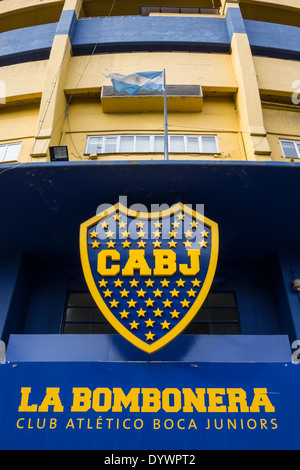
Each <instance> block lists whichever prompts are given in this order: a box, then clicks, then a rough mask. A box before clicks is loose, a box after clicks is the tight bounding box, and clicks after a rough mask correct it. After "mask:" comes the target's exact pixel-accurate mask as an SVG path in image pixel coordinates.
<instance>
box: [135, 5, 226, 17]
mask: <svg viewBox="0 0 300 470" xmlns="http://www.w3.org/2000/svg"><path fill="white" fill-rule="evenodd" d="M151 13H176V14H184V15H200V14H202V15H203V14H204V15H205V14H207V15H218V14H219V8H203V7H167V6H141V15H142V16H148V15H150V14H151Z"/></svg>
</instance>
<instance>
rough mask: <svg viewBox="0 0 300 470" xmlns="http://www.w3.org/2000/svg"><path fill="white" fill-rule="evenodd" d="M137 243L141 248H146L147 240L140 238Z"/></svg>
mask: <svg viewBox="0 0 300 470" xmlns="http://www.w3.org/2000/svg"><path fill="white" fill-rule="evenodd" d="M137 244H138V247H139V248H145V246H146V242H144V240H140V241H139V242H137Z"/></svg>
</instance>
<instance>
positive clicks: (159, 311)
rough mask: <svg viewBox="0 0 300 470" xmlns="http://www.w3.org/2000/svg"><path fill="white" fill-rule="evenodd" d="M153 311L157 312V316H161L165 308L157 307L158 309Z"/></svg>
mask: <svg viewBox="0 0 300 470" xmlns="http://www.w3.org/2000/svg"><path fill="white" fill-rule="evenodd" d="M153 312H154V313H155V316H156V317H161V314H162V313H163V310H160V309H159V308H157V309H156V310H153Z"/></svg>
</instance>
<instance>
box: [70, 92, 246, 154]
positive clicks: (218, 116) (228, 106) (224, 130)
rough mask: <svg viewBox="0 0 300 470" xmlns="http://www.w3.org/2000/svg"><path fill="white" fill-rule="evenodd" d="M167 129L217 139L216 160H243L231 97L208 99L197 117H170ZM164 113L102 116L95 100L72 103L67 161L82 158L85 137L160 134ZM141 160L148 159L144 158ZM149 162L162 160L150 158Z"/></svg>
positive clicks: (176, 114) (193, 115) (191, 115)
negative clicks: (68, 157) (218, 151)
mask: <svg viewBox="0 0 300 470" xmlns="http://www.w3.org/2000/svg"><path fill="white" fill-rule="evenodd" d="M168 125H169V126H168V127H169V133H170V135H171V134H207V133H208V134H211V133H212V134H215V135H217V136H218V143H219V150H220V155H218V156H217V157H215V158H226V159H228V158H229V159H230V158H231V159H235V160H240V159H244V158H245V157H244V153H243V148H242V146H241V145H240V137H239V129H238V121H237V113H236V110H235V104H234V100H233V98H232V97H230V96H227V97H225V96H224V97H212V96H207V97H206V98H205V100H204V103H203V110H202V112H199V113H192V114H191V113H169V115H168ZM163 129H164V121H163V113H147V114H142V115H141V114H130V115H128V114H104V113H103V112H102V108H101V104H100V102H99V101H98V100H95V99H90V100H87V99H84V98H77V99H74V100H73V102H72V103H71V105H70V108H69V112H68V116H67V118H66V119H65V123H64V128H63V131H64V134H63V138H62V140H61V145H67V146H68V148H69V153H70V158H71V159H74V160H77V159H80V158H88V156H87V155H86V156H84V150H85V146H86V136H87V135H107V134H127V133H128V134H135V133H136V134H139V133H141V134H143V133H147V134H162V133H163ZM98 158H100V159H102V160H103V159H108V160H111V159H119V158H121V159H122V158H125V159H128V158H130V159H136V158H139V156H138V155H136V154H135V155H133V156H131V157H130V156H128V155H124V156H123V157H122V156H121V155H119V154H118V156H116V155H111V156H109V155H103V156H102V157H98ZM142 158H145V159H148V158H149V157H148V156H147V155H144V156H143V157H142ZM151 158H156V159H157V158H160V159H162V158H163V155H152V156H151ZM172 158H180V159H187V158H191V157H190V156H189V155H187V154H183V155H173V157H172ZM192 158H193V159H213V158H214V157H211V156H195V155H193V156H192Z"/></svg>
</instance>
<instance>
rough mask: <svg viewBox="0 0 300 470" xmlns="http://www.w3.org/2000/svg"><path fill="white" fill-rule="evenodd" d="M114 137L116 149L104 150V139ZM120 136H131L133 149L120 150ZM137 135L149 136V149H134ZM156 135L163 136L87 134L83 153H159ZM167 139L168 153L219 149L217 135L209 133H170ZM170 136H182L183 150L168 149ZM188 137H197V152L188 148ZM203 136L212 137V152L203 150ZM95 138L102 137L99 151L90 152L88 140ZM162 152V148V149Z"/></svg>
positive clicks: (161, 135)
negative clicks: (112, 150) (213, 144)
mask: <svg viewBox="0 0 300 470" xmlns="http://www.w3.org/2000/svg"><path fill="white" fill-rule="evenodd" d="M112 137H114V138H116V150H115V151H114V152H106V151H105V148H106V139H107V140H108V139H109V138H112ZM122 137H133V150H128V151H125V150H120V144H121V138H122ZM137 137H149V149H148V150H144V151H139V150H136V143H137ZM156 137H160V138H161V137H164V135H163V134H120V135H119V134H118V135H113V134H110V135H89V136H87V141H86V148H85V154H86V155H94V154H97V155H101V154H106V153H109V154H116V153H161V152H156V151H155V138H156ZM168 137H169V139H168V141H169V152H170V153H195V154H212V155H213V154H219V153H220V151H219V145H218V139H217V136H216V135H211V134H201V135H193V134H188V135H183V134H172V135H169V136H168ZM172 137H183V144H184V150H183V151H178V152H177V151H174V150H172V151H171V150H170V148H171V139H172ZM189 137H190V138H193V139H195V138H196V139H198V149H199V150H198V151H197V152H192V151H190V150H188V139H189ZM205 137H210V138H214V141H215V148H216V149H215V151H213V152H205V151H204V150H203V140H204V139H205ZM95 138H99V140H100V139H102V144H101V147H100V148H99V151H97V152H91V151H90V149H89V147H90V145H91V144H90V141H91V140H92V139H95ZM162 152H163V150H162Z"/></svg>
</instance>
